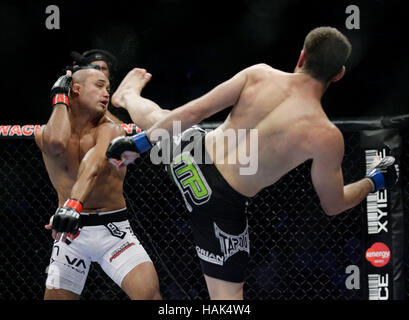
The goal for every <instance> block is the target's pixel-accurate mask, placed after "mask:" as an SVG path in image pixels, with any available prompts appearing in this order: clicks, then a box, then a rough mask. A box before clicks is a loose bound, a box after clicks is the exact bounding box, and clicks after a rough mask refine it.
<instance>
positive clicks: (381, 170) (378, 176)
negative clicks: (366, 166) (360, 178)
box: [366, 156, 399, 193]
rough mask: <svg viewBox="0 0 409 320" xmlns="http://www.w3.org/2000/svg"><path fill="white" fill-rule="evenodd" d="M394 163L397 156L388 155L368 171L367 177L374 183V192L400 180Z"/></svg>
mask: <svg viewBox="0 0 409 320" xmlns="http://www.w3.org/2000/svg"><path fill="white" fill-rule="evenodd" d="M394 163H395V158H394V157H391V156H387V157H385V158H383V159H382V160H381V161H380V162H379V163H378V164H377V165H376V166H375V167H374V168H373V169H372V170H371V171H369V172H368V174H367V175H366V178H367V179H369V181H370V182H371V184H372V193H373V192H377V191H379V190H382V189H384V188H390V187H392V186H394V185H395V184H396V182H398V178H399V177H398V173H397V171H396V168H395V165H394Z"/></svg>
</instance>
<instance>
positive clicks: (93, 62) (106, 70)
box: [91, 60, 109, 78]
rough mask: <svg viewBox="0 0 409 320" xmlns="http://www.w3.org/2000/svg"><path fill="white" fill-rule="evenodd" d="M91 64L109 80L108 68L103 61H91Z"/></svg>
mask: <svg viewBox="0 0 409 320" xmlns="http://www.w3.org/2000/svg"><path fill="white" fill-rule="evenodd" d="M91 64H96V65H98V66H99V68H100V70H101V71H102V73H103V74H105V76H106V77H107V78H109V68H108V65H107V63H106V62H105V61H102V60H97V61H92V62H91Z"/></svg>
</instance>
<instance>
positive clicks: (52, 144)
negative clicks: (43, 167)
mask: <svg viewBox="0 0 409 320" xmlns="http://www.w3.org/2000/svg"><path fill="white" fill-rule="evenodd" d="M71 81H72V78H71V74H70V73H67V75H65V76H62V77H60V78H59V79H58V80H57V82H56V83H55V84H54V86H53V87H52V89H51V98H52V108H53V111H52V113H51V117H50V119H49V120H48V122H47V124H46V125H44V126H42V127H41V129H40V130H39V131H38V132H37V134H36V136H35V141H36V143H37V145H38V147H39V148H40V150H41V151H42V152H44V153H45V154H48V155H51V156H58V155H59V154H61V153H63V152H64V151H65V148H66V147H67V144H68V141H69V138H70V136H71V125H70V121H69V116H68V107H69V99H68V94H69V90H70V86H71Z"/></svg>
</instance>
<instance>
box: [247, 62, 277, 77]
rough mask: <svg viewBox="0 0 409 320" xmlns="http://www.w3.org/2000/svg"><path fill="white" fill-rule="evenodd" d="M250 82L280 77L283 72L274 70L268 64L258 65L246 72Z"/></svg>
mask: <svg viewBox="0 0 409 320" xmlns="http://www.w3.org/2000/svg"><path fill="white" fill-rule="evenodd" d="M244 71H245V73H246V75H247V77H248V78H249V79H250V80H255V81H257V80H264V79H266V78H271V77H276V76H279V75H280V74H281V73H282V71H280V70H278V69H274V68H273V67H271V66H269V65H268V64H266V63H258V64H255V65H252V66H250V67H248V68H247V69H245V70H244Z"/></svg>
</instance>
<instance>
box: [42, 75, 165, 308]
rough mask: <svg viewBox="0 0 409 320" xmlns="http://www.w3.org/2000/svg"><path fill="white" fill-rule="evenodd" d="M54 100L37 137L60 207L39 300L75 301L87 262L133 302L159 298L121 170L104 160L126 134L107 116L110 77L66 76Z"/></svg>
mask: <svg viewBox="0 0 409 320" xmlns="http://www.w3.org/2000/svg"><path fill="white" fill-rule="evenodd" d="M51 96H52V99H53V100H52V106H53V111H52V114H51V117H50V119H49V120H48V123H47V124H46V125H44V126H42V127H41V129H40V130H39V131H38V133H37V134H36V137H35V140H36V143H37V145H38V147H39V148H40V149H41V151H42V154H43V159H44V163H45V166H46V169H47V172H48V175H49V177H50V180H51V183H52V184H53V186H54V188H55V190H56V191H57V194H58V202H59V208H58V209H57V211H56V212H55V214H54V216H53V217H52V219H51V220H50V223H49V224H48V225H46V226H45V227H46V228H47V229H50V230H52V237H53V238H54V239H55V242H54V246H53V250H52V256H51V262H50V265H49V268H48V277H47V280H46V289H45V295H44V299H47V300H48V299H78V298H79V296H80V295H81V292H82V290H83V288H84V284H85V281H86V278H87V275H88V272H89V268H90V264H91V262H98V263H99V264H100V265H101V267H102V269H103V270H104V271H105V272H106V273H107V274H108V276H110V277H111V278H112V279H113V281H115V283H116V284H118V285H119V286H120V287H121V288H122V289H123V290H124V291H125V293H126V294H127V295H128V296H129V297H130V298H131V299H160V298H161V296H160V293H159V281H158V276H157V274H156V270H155V268H154V266H153V263H152V261H151V259H150V258H149V256H148V254H147V253H146V251H145V250H144V248H143V247H142V246H141V244H140V243H139V241H138V239H137V238H136V236H135V235H134V234H133V232H132V229H131V227H130V225H129V222H128V220H127V216H126V202H125V199H124V196H123V182H124V179H125V174H126V171H125V170H116V169H115V168H113V167H112V166H111V165H109V163H108V161H107V160H106V159H105V151H106V148H107V147H108V144H109V142H110V141H111V140H112V139H113V138H115V137H118V136H121V135H124V134H125V132H124V130H123V129H122V128H121V127H120V126H119V125H118V124H115V123H114V122H113V121H111V120H110V119H109V118H108V117H106V116H105V111H106V109H107V105H108V102H109V80H108V78H107V77H106V75H104V73H102V72H101V71H99V70H96V69H94V68H90V67H88V68H84V69H80V70H78V71H75V72H74V74H73V75H71V73H70V72H67V75H65V76H62V77H60V78H59V79H58V80H57V82H56V83H55V84H54V86H53V88H52V90H51Z"/></svg>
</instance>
